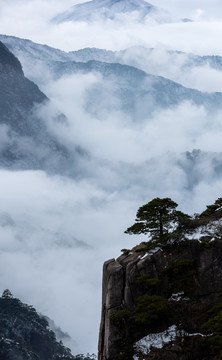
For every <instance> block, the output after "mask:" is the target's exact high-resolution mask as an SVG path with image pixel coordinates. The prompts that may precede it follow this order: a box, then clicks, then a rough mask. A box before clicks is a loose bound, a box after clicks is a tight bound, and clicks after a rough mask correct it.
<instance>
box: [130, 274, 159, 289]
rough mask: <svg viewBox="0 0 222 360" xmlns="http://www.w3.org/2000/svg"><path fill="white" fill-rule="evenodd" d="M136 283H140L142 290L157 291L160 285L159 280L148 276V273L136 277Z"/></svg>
mask: <svg viewBox="0 0 222 360" xmlns="http://www.w3.org/2000/svg"><path fill="white" fill-rule="evenodd" d="M136 283H137V284H138V285H140V287H141V289H142V290H143V291H149V290H154V291H157V290H158V288H159V287H160V284H161V280H160V279H158V278H150V276H149V275H140V276H137V278H136Z"/></svg>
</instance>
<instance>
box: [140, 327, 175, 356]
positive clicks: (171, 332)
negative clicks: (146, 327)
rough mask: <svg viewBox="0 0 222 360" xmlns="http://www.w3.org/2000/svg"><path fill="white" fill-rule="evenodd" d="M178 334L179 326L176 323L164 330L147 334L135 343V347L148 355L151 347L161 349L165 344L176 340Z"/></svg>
mask: <svg viewBox="0 0 222 360" xmlns="http://www.w3.org/2000/svg"><path fill="white" fill-rule="evenodd" d="M176 336H177V327H176V325H172V326H170V327H169V328H168V329H167V330H165V331H163V332H160V333H156V334H149V335H147V336H145V337H144V338H143V339H141V340H139V341H138V342H137V343H136V344H135V346H134V349H135V351H136V352H142V353H143V354H144V355H148V354H149V352H150V349H151V347H155V348H158V349H161V348H162V347H163V345H165V344H167V343H169V342H171V341H173V340H175V339H176Z"/></svg>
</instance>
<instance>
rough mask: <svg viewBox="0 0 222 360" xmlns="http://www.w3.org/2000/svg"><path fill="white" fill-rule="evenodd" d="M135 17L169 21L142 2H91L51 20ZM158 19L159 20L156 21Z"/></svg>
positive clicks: (123, 0)
mask: <svg viewBox="0 0 222 360" xmlns="http://www.w3.org/2000/svg"><path fill="white" fill-rule="evenodd" d="M124 14H127V15H132V14H135V15H136V16H137V20H140V21H143V20H144V19H145V18H146V17H148V16H149V17H151V18H154V19H157V20H159V21H160V22H162V21H163V22H165V21H170V20H169V18H170V17H169V15H168V14H167V12H166V11H164V10H162V9H159V8H157V7H156V6H153V5H152V4H150V3H148V2H146V1H144V0H92V1H87V2H85V3H82V4H77V5H74V6H73V7H72V8H71V9H69V10H68V11H65V12H64V13H62V14H59V15H57V16H56V17H55V18H53V21H54V22H56V23H61V22H66V21H91V20H96V19H98V20H102V19H109V20H114V19H116V18H118V16H121V15H124ZM158 17H159V19H158Z"/></svg>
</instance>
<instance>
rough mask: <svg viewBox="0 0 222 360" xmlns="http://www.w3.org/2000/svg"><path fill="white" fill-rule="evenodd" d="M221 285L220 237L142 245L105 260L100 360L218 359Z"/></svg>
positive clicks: (221, 313) (221, 245) (221, 327)
mask: <svg viewBox="0 0 222 360" xmlns="http://www.w3.org/2000/svg"><path fill="white" fill-rule="evenodd" d="M221 280H222V239H221V238H217V239H213V238H207V237H203V238H202V239H201V240H189V241H185V242H181V243H179V244H174V245H168V246H166V247H164V248H162V249H154V250H152V251H146V249H145V248H143V245H141V246H138V247H136V248H134V249H133V251H130V252H129V251H128V252H126V253H125V254H123V255H122V256H120V257H119V258H118V259H116V260H115V259H112V260H109V261H107V262H106V263H105V264H104V269H103V295H102V319H101V326H100V337H99V360H114V359H125V360H127V359H132V358H133V359H151V358H152V359H153V360H155V359H164V360H166V359H169V360H171V359H172V360H188V359H189V360H192V359H193V360H194V359H195V360H209V359H220V351H221V349H222V335H221V329H222V311H221V309H222V305H221V303H222V281H221ZM215 306H216V307H215ZM217 322H218V324H219V325H218V327H217V328H216V329H215V324H217ZM212 324H214V328H213V325H212ZM212 329H213V332H212ZM218 329H219V330H218ZM218 331H219V332H218ZM172 332H173V334H172ZM169 334H170V335H169ZM167 336H168V340H166V341H165V340H164V339H165V338H167ZM141 339H142V340H141ZM140 340H141V341H140Z"/></svg>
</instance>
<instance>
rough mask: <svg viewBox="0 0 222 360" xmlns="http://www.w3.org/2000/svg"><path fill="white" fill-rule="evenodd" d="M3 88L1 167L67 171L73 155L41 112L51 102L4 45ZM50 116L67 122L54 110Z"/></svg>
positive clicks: (0, 49) (0, 48) (0, 58)
mask: <svg viewBox="0 0 222 360" xmlns="http://www.w3.org/2000/svg"><path fill="white" fill-rule="evenodd" d="M0 84H1V86H0V109H1V114H0V130H1V131H0V143H1V146H0V167H6V168H11V169H44V170H48V171H50V172H54V170H55V169H58V168H60V171H63V170H64V169H68V167H70V163H69V161H71V159H70V154H69V153H68V151H67V149H66V147H65V146H63V144H61V143H60V142H59V141H58V140H57V138H56V136H55V135H53V134H52V133H51V132H50V131H49V129H48V125H47V121H49V119H48V118H47V116H46V115H44V113H43V114H41V112H39V110H40V108H41V107H43V106H46V105H49V104H50V101H49V99H48V98H47V97H46V96H45V95H44V94H43V93H42V92H41V91H40V90H39V88H38V86H37V85H35V84H34V83H33V82H32V81H30V80H28V79H27V78H26V77H25V76H24V73H23V70H22V66H21V64H20V62H19V60H18V59H17V58H16V57H15V56H14V55H13V54H12V53H11V52H10V51H9V50H8V49H7V47H6V46H5V45H4V44H3V43H1V42H0ZM52 108H53V107H52ZM48 116H49V117H50V120H51V121H54V122H55V123H58V122H65V121H66V118H65V116H64V115H62V114H61V113H59V112H58V110H56V109H54V108H53V110H52V113H51V115H50V114H49V115H48ZM74 157H75V156H73V157H72V160H73V158H74ZM67 162H68V163H69V166H68V165H67ZM64 171H65V170H64Z"/></svg>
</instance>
